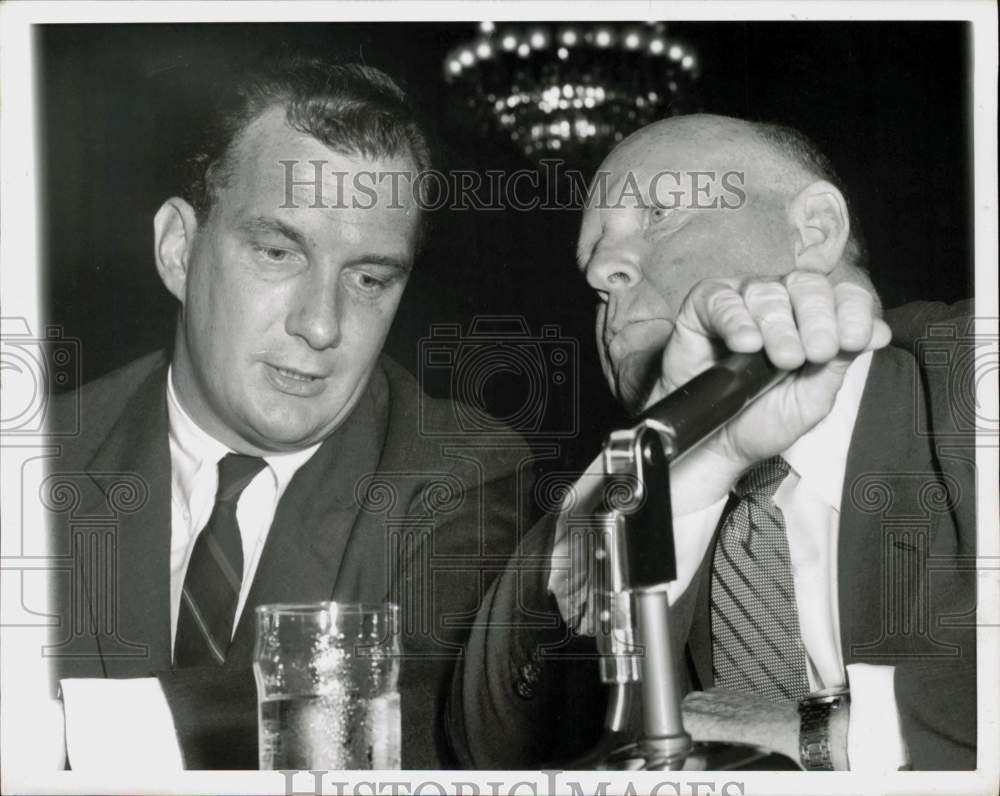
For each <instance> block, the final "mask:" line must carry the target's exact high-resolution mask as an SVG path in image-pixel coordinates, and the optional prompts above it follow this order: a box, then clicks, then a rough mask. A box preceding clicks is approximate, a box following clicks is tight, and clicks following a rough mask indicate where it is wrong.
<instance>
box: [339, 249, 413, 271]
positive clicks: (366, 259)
mask: <svg viewBox="0 0 1000 796" xmlns="http://www.w3.org/2000/svg"><path fill="white" fill-rule="evenodd" d="M346 265H347V266H352V265H383V266H386V267H388V268H395V269H396V270H397V271H402V272H403V273H405V274H408V273H410V271H412V270H413V263H411V262H410V260H409V259H408V258H406V257H402V256H399V257H394V256H392V255H391V254H375V253H372V254H359V255H358V256H357V257H352V258H351V259H350V260H348V262H347V263H346Z"/></svg>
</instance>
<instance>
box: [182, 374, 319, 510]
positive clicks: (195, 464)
mask: <svg viewBox="0 0 1000 796" xmlns="http://www.w3.org/2000/svg"><path fill="white" fill-rule="evenodd" d="M167 417H168V419H169V423H170V459H171V470H172V478H173V485H174V489H175V494H179V495H181V496H182V497H183V499H184V502H185V503H190V500H191V493H192V492H193V491H194V485H195V481H196V479H198V478H199V474H200V472H201V471H202V470H203V468H205V467H206V466H208V467H209V468H210V470H211V471H212V473H213V475H214V474H215V468H216V465H217V464H218V463H219V461H220V460H221V459H222V457H223V456H225V455H226V454H227V453H233V452H234V451H232V450H231V449H230V448H229V447H228V446H227V445H223V444H222V443H221V442H219V441H218V440H217V439H216V438H215V437H213V436H212V435H211V434H209V433H208V432H207V431H205V430H204V429H203V428H202V427H201V426H199V425H198V424H197V423H196V422H195V421H194V419H193V418H192V417H191V415H189V414H188V413H187V411H186V410H185V409H184V407H183V405H182V404H181V402H180V399H179V398H178V396H177V393H176V391H175V390H174V379H173V366H172V365H171V366H170V368H168V370H167ZM320 444H321V443H319V442H317V443H316V444H315V445H311V446H309V447H308V448H304V449H302V450H300V451H292V452H291V453H271V454H268V455H267V456H264V457H263V458H264V461H265V462H266V463H267V467H268V470H269V471H270V473H271V476H272V478H274V484H275V487H276V488H277V494H279V495H280V494H281V493H282V492H284V490H285V487H286V486H288V482H289V481H291V480H292V477H293V476H294V475H295V473H296V472H298V469H299V468H300V467H301V466H302V465H303V464H305V463H306V462H307V461H308V460H309V459H310V458H311V457H312V455H313V454H314V453H315V452H316V451H317V450H319V446H320Z"/></svg>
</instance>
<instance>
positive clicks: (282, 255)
mask: <svg viewBox="0 0 1000 796" xmlns="http://www.w3.org/2000/svg"><path fill="white" fill-rule="evenodd" d="M254 250H255V251H256V252H257V253H258V254H259V255H260V256H261V257H263V258H264V259H265V260H270V261H271V262H273V263H285V262H288V261H289V260H290V259H291V258H292V252H290V251H288V249H279V248H278V247H276V246H254Z"/></svg>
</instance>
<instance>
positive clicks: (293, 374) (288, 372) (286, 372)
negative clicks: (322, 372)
mask: <svg viewBox="0 0 1000 796" xmlns="http://www.w3.org/2000/svg"><path fill="white" fill-rule="evenodd" d="M272 367H273V368H274V369H275V370H276V371H278V373H280V374H281V375H282V376H285V377H286V378H289V379H296V380H297V381H305V382H310V381H316V380H317V379H318V378H320V377H319V376H313V375H311V374H309V373H303V372H302V371H301V370H292V369H291V368H282V367H278V366H277V365H272Z"/></svg>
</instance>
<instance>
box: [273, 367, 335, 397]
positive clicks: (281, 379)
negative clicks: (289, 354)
mask: <svg viewBox="0 0 1000 796" xmlns="http://www.w3.org/2000/svg"><path fill="white" fill-rule="evenodd" d="M264 371H265V373H266V374H267V378H268V381H270V382H271V384H272V386H274V387H275V388H277V389H278V390H279V391H280V392H283V393H285V394H287V395H294V396H296V397H299V398H309V397H312V396H315V395H319V394H320V393H322V392H323V391H324V390H325V389H326V385H327V381H326V376H324V375H323V374H321V373H315V372H313V373H309V372H307V371H304V370H299V369H298V368H290V367H286V366H283V365H274V364H271V363H270V362H268V363H265V365H264Z"/></svg>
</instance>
